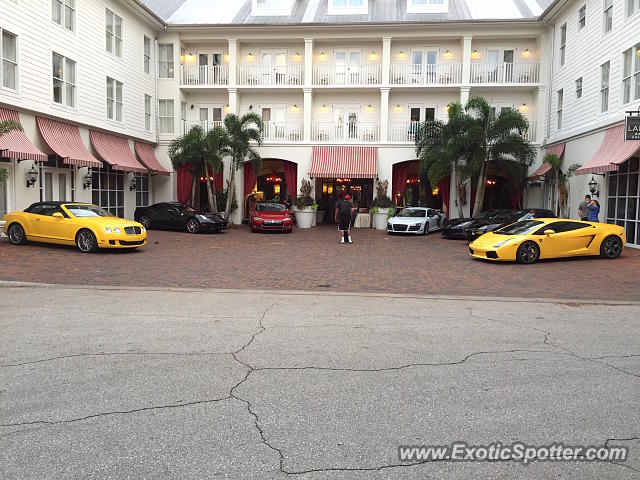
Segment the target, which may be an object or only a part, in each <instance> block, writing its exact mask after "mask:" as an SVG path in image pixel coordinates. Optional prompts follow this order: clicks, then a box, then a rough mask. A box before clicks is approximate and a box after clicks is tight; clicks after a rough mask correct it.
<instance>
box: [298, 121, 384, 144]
mask: <svg viewBox="0 0 640 480" xmlns="http://www.w3.org/2000/svg"><path fill="white" fill-rule="evenodd" d="M311 140H312V141H314V142H337V143H361V142H362V143H369V142H379V141H380V124H379V123H378V122H342V123H341V122H314V123H312V124H311Z"/></svg>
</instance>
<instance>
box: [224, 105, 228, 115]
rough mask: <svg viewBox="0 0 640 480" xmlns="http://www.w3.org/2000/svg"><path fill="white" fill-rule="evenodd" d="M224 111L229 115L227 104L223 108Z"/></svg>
mask: <svg viewBox="0 0 640 480" xmlns="http://www.w3.org/2000/svg"><path fill="white" fill-rule="evenodd" d="M224 111H225V112H227V113H229V104H228V103H227V104H226V105H225V106H224Z"/></svg>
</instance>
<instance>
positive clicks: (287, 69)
mask: <svg viewBox="0 0 640 480" xmlns="http://www.w3.org/2000/svg"><path fill="white" fill-rule="evenodd" d="M303 83H304V66H302V65H278V66H275V65H242V66H240V67H238V85H302V84H303Z"/></svg>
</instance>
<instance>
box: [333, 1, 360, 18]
mask: <svg viewBox="0 0 640 480" xmlns="http://www.w3.org/2000/svg"><path fill="white" fill-rule="evenodd" d="M328 2H329V11H328V12H327V13H328V14H329V15H344V14H347V15H354V14H355V15H366V14H367V13H368V12H369V5H368V0H328Z"/></svg>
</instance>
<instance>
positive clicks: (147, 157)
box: [133, 142, 171, 175]
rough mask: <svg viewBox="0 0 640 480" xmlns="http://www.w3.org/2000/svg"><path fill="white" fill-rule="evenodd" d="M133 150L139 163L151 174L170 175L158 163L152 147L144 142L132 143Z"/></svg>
mask: <svg viewBox="0 0 640 480" xmlns="http://www.w3.org/2000/svg"><path fill="white" fill-rule="evenodd" d="M133 148H134V149H135V151H136V154H137V155H138V158H139V159H140V162H141V163H142V164H143V165H144V166H146V167H147V168H148V169H149V170H151V173H153V174H156V175H171V172H170V171H169V170H167V169H166V168H164V167H163V166H162V165H160V162H159V161H158V159H157V158H156V154H155V153H153V145H151V144H150V143H145V142H133Z"/></svg>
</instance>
